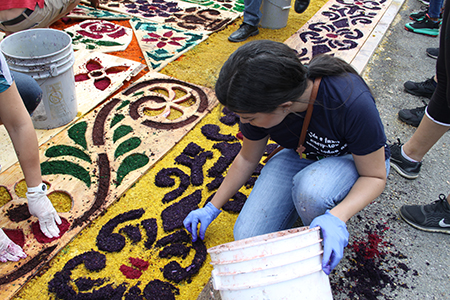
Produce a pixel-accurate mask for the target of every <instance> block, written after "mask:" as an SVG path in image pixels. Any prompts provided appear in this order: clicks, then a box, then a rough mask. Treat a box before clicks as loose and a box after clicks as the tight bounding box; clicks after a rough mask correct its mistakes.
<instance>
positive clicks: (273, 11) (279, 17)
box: [259, 0, 291, 29]
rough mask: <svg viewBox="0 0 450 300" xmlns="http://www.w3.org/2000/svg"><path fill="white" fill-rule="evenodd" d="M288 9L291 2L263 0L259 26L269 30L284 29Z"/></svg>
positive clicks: (288, 0)
mask: <svg viewBox="0 0 450 300" xmlns="http://www.w3.org/2000/svg"><path fill="white" fill-rule="evenodd" d="M290 8H291V0H263V3H262V7H261V11H262V17H261V21H260V22H259V25H260V26H261V27H263V28H269V29H280V28H283V27H286V25H287V21H288V17H289V10H290Z"/></svg>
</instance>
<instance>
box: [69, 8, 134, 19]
mask: <svg viewBox="0 0 450 300" xmlns="http://www.w3.org/2000/svg"><path fill="white" fill-rule="evenodd" d="M66 17H68V18H71V19H95V20H126V19H131V16H130V15H127V14H120V13H115V12H112V11H109V10H104V9H96V8H93V7H90V6H86V5H82V4H79V5H77V7H75V8H74V9H73V10H72V11H71V12H70V13H69V14H68V15H66Z"/></svg>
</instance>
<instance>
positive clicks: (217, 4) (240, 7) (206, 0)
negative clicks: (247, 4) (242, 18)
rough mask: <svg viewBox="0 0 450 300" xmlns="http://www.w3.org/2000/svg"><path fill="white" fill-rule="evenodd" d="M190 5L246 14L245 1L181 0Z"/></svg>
mask: <svg viewBox="0 0 450 300" xmlns="http://www.w3.org/2000/svg"><path fill="white" fill-rule="evenodd" d="M181 1H184V2H188V3H193V4H198V5H202V6H208V7H211V8H217V9H221V10H227V11H232V12H235V13H239V14H242V13H243V12H244V0H181Z"/></svg>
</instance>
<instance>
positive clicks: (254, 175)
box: [245, 164, 264, 188]
mask: <svg viewBox="0 0 450 300" xmlns="http://www.w3.org/2000/svg"><path fill="white" fill-rule="evenodd" d="M263 167H264V166H263V165H262V164H258V166H257V167H256V169H255V171H253V173H252V176H251V177H250V178H249V179H248V180H247V182H246V183H245V187H246V188H251V187H253V186H254V185H255V182H256V179H258V176H259V175H260V174H261V170H262V168H263Z"/></svg>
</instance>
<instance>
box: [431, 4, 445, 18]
mask: <svg viewBox="0 0 450 300" xmlns="http://www.w3.org/2000/svg"><path fill="white" fill-rule="evenodd" d="M443 3H444V0H431V1H430V7H429V8H428V15H429V16H430V18H439V17H440V15H441V8H442V5H443Z"/></svg>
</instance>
